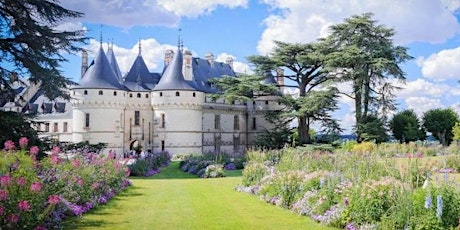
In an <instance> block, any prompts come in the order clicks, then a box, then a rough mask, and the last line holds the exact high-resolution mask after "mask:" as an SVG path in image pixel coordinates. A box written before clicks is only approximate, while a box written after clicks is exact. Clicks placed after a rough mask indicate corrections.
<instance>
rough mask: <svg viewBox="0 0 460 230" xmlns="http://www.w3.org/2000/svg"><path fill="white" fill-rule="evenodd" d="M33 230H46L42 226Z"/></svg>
mask: <svg viewBox="0 0 460 230" xmlns="http://www.w3.org/2000/svg"><path fill="white" fill-rule="evenodd" d="M34 230H46V228H45V227H43V226H37V227H35V228H34Z"/></svg>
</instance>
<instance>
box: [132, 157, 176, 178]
mask: <svg viewBox="0 0 460 230" xmlns="http://www.w3.org/2000/svg"><path fill="white" fill-rule="evenodd" d="M170 162H171V156H170V155H169V153H168V152H167V151H162V152H159V153H153V154H148V155H147V156H146V157H145V158H144V159H142V158H139V159H137V160H136V161H135V162H134V163H133V164H131V165H129V169H130V171H131V176H152V175H155V174H157V173H159V172H160V167H163V166H167V165H168V164H169V163H170Z"/></svg>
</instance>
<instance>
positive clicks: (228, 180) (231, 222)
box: [64, 162, 330, 229]
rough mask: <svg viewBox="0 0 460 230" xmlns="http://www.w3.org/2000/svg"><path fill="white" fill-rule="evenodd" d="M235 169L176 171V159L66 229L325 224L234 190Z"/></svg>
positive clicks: (302, 226) (305, 226)
mask: <svg viewBox="0 0 460 230" xmlns="http://www.w3.org/2000/svg"><path fill="white" fill-rule="evenodd" d="M239 175H241V172H240V171H234V172H232V173H231V174H229V175H228V177H225V178H217V179H201V178H196V177H195V176H193V175H190V174H186V173H183V172H181V171H180V170H179V169H178V162H172V164H171V165H170V166H169V167H167V168H164V169H162V172H161V173H160V174H157V175H155V176H153V177H150V178H132V182H133V186H131V187H129V188H128V189H127V190H126V191H124V192H122V193H120V194H119V195H117V196H116V197H114V198H113V199H112V200H111V201H110V202H109V203H108V204H107V205H104V206H100V207H98V208H96V209H94V210H92V211H90V212H89V213H87V214H85V215H84V216H83V217H82V218H73V219H70V220H68V221H67V222H66V223H65V226H64V227H65V229H330V228H326V227H324V226H321V225H319V224H317V223H315V222H314V221H312V220H311V219H309V218H306V217H301V216H299V215H297V214H295V213H292V212H290V211H289V210H285V209H282V208H280V207H276V206H273V205H270V204H267V203H265V202H263V201H260V200H258V199H257V198H256V197H254V196H251V195H249V194H245V193H240V192H236V191H235V190H234V188H235V186H236V185H237V184H238V183H240V180H241V178H240V177H239Z"/></svg>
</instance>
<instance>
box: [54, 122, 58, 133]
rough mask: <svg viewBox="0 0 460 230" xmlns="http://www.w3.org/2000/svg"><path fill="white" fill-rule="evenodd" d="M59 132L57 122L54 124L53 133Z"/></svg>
mask: <svg viewBox="0 0 460 230" xmlns="http://www.w3.org/2000/svg"><path fill="white" fill-rule="evenodd" d="M58 131H59V129H58V123H57V122H54V124H53V132H55V133H57V132H58Z"/></svg>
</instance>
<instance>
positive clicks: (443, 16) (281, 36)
mask: <svg viewBox="0 0 460 230" xmlns="http://www.w3.org/2000/svg"><path fill="white" fill-rule="evenodd" d="M263 2H264V3H265V4H268V5H269V6H270V7H271V8H272V9H273V11H272V14H271V15H270V16H268V17H267V18H266V19H265V21H264V23H265V25H266V26H267V28H266V29H265V31H264V32H263V34H262V37H261V39H260V40H259V43H258V46H257V49H258V51H259V52H260V53H261V54H267V53H269V52H270V51H271V49H272V47H273V43H272V40H273V39H276V40H281V41H285V42H303V43H305V42H311V41H314V40H316V39H317V38H318V37H322V36H325V35H326V34H327V33H328V27H329V26H330V25H333V24H336V23H341V22H343V19H344V18H348V17H350V16H352V15H357V14H362V13H366V12H374V14H375V16H374V19H376V20H378V24H384V25H386V26H387V27H390V28H394V29H395V30H396V35H395V41H396V42H397V43H403V44H406V43H410V42H414V41H421V42H429V43H441V42H444V41H445V40H446V39H448V38H450V37H452V36H454V35H455V34H457V33H458V32H459V31H460V26H459V25H458V22H457V20H456V18H455V16H454V15H453V14H452V13H451V12H450V11H449V10H448V9H447V7H448V6H446V4H449V8H451V7H453V8H455V4H454V3H443V2H441V1H440V0H438V1H431V0H423V1H399V0H363V1H355V0H348V1H343V0H310V1H298V0H263ZM389 6H391V7H389ZM427 28H429V29H427Z"/></svg>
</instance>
